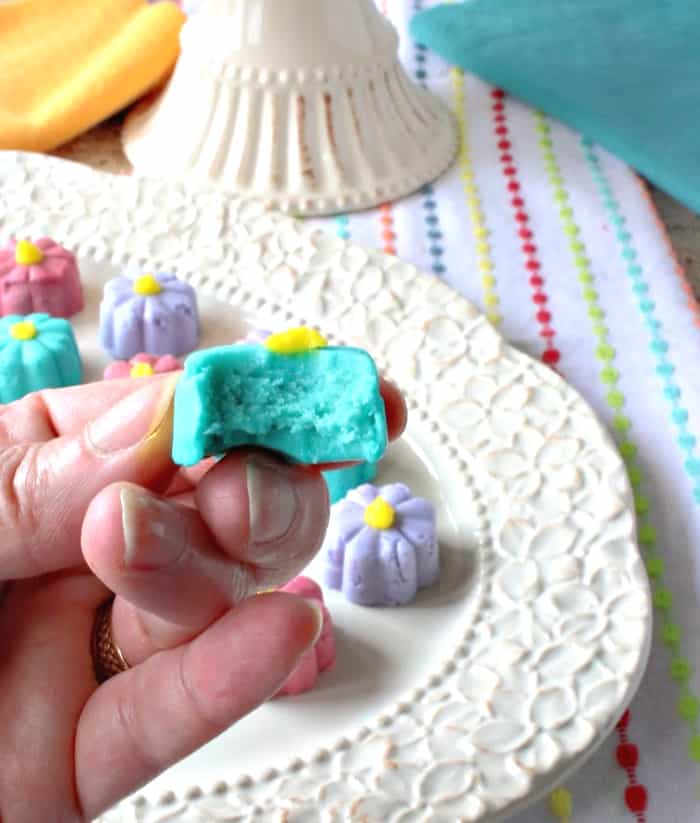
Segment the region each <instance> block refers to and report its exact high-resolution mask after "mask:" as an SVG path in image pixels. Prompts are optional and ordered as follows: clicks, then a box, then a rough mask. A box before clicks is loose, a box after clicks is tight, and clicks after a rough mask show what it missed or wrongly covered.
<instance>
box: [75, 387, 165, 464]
mask: <svg viewBox="0 0 700 823" xmlns="http://www.w3.org/2000/svg"><path fill="white" fill-rule="evenodd" d="M178 378H179V375H178V376H170V377H169V378H165V379H162V380H160V379H157V380H153V381H149V384H148V385H147V386H144V387H143V388H142V389H139V390H138V391H135V392H132V393H131V394H130V395H128V396H127V397H125V398H124V399H123V400H122V401H120V402H119V403H117V404H116V405H115V406H112V408H111V409H109V411H107V412H105V414H103V415H102V416H101V417H98V418H97V420H93V421H92V423H90V424H89V426H88V428H87V432H86V439H87V442H88V444H89V446H90V448H91V449H92V450H93V451H94V452H95V453H96V454H98V455H100V456H108V455H111V454H114V453H115V452H120V451H124V450H125V449H130V448H133V447H134V446H137V445H139V444H140V443H143V442H145V441H147V440H149V439H151V438H152V437H154V436H155V435H156V434H157V433H158V431H159V430H160V429H161V428H163V427H164V425H165V424H166V422H167V421H168V420H169V419H170V417H171V405H172V400H173V395H174V394H175V386H176V385H177V381H178Z"/></svg>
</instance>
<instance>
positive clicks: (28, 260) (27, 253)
mask: <svg viewBox="0 0 700 823" xmlns="http://www.w3.org/2000/svg"><path fill="white" fill-rule="evenodd" d="M43 259H44V252H43V251H42V250H41V249H40V248H39V247H38V246H35V245H34V243H30V242H29V240H20V241H19V243H17V246H16V247H15V263H19V264H20V265H21V266H31V265H33V264H34V263H41V261H42V260H43Z"/></svg>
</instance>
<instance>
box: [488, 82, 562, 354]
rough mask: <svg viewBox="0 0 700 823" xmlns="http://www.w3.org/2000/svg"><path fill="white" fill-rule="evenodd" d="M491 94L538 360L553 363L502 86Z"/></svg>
mask: <svg viewBox="0 0 700 823" xmlns="http://www.w3.org/2000/svg"><path fill="white" fill-rule="evenodd" d="M491 97H492V98H493V103H492V105H491V109H492V111H493V123H494V133H495V135H496V138H497V140H498V148H499V149H500V150H501V152H502V153H501V155H500V162H501V171H502V172H503V176H504V177H505V180H506V188H507V190H508V196H509V197H510V204H511V206H512V208H513V219H514V221H515V223H516V226H517V228H518V237H519V239H520V240H521V241H522V251H523V255H524V257H525V262H524V266H525V270H526V271H527V273H528V279H529V282H530V286H531V287H532V302H533V303H534V304H535V308H536V312H535V319H536V320H537V323H538V325H539V329H540V331H539V334H540V337H541V338H543V340H544V351H543V352H542V361H543V362H544V363H546V364H547V365H549V366H556V364H557V363H558V362H559V360H560V359H561V352H560V351H559V349H558V348H557V347H556V346H555V344H554V338H555V332H554V328H553V326H552V313H551V310H550V309H549V308H548V305H547V304H548V303H549V298H548V296H547V293H546V292H545V290H544V287H545V280H544V276H543V275H542V266H541V264H540V261H539V258H538V256H537V246H536V245H535V242H534V234H533V231H532V229H531V228H530V226H529V223H530V217H529V215H528V213H527V210H526V204H525V198H524V196H523V193H522V190H521V186H520V181H519V180H518V169H517V166H516V165H515V160H514V158H513V155H512V154H511V153H510V150H511V143H510V140H509V137H510V130H509V128H508V117H507V115H506V109H505V102H504V100H505V92H504V91H503V90H502V89H494V90H493V91H492V92H491Z"/></svg>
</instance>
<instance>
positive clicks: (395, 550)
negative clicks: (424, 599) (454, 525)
mask: <svg viewBox="0 0 700 823" xmlns="http://www.w3.org/2000/svg"><path fill="white" fill-rule="evenodd" d="M321 551H322V552H323V558H324V563H325V575H324V579H325V583H326V584H327V585H328V586H330V587H331V588H332V589H338V590H340V591H342V592H343V594H344V595H345V597H346V598H347V599H348V600H350V601H352V602H353V603H359V604H361V605H363V606H382V605H383V606H396V605H401V604H404V603H408V602H409V601H411V600H413V598H414V597H415V596H416V592H417V591H418V589H422V588H424V587H426V586H431V585H432V584H433V583H434V582H435V581H436V580H437V578H438V575H439V573H440V557H439V549H438V541H437V530H436V526H435V509H434V507H433V505H432V503H430V502H428V501H427V500H424V499H423V498H421V497H414V496H413V495H412V494H411V491H410V489H409V488H408V487H407V486H405V485H404V484H403V483H391V484H389V485H386V486H381V487H380V488H377V487H376V486H372V485H370V484H369V483H368V484H365V485H363V486H359V487H358V488H356V489H354V490H353V491H351V492H349V493H348V495H347V497H346V498H345V500H342V501H341V502H340V503H337V504H336V505H335V506H333V508H332V509H331V520H330V524H329V526H328V531H327V533H326V538H325V540H324V543H323V548H322V550H321Z"/></svg>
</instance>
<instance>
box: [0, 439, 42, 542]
mask: <svg viewBox="0 0 700 823" xmlns="http://www.w3.org/2000/svg"><path fill="white" fill-rule="evenodd" d="M38 453H39V449H38V447H36V446H10V447H9V448H7V449H4V450H3V451H2V453H1V455H0V535H1V536H2V540H1V541H0V542H2V544H3V545H4V546H8V545H12V546H13V547H14V548H21V549H24V550H26V551H25V555H28V556H30V557H32V556H33V555H32V547H33V546H34V545H35V542H36V536H37V534H38V532H39V517H38V512H37V507H36V506H35V505H34V501H36V499H37V497H38V492H39V489H40V488H41V486H42V485H43V483H44V480H43V477H42V474H43V472H42V470H41V468H40V460H39V457H38ZM18 542H19V543H20V544H21V546H20V547H18V546H17V543H18Z"/></svg>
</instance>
